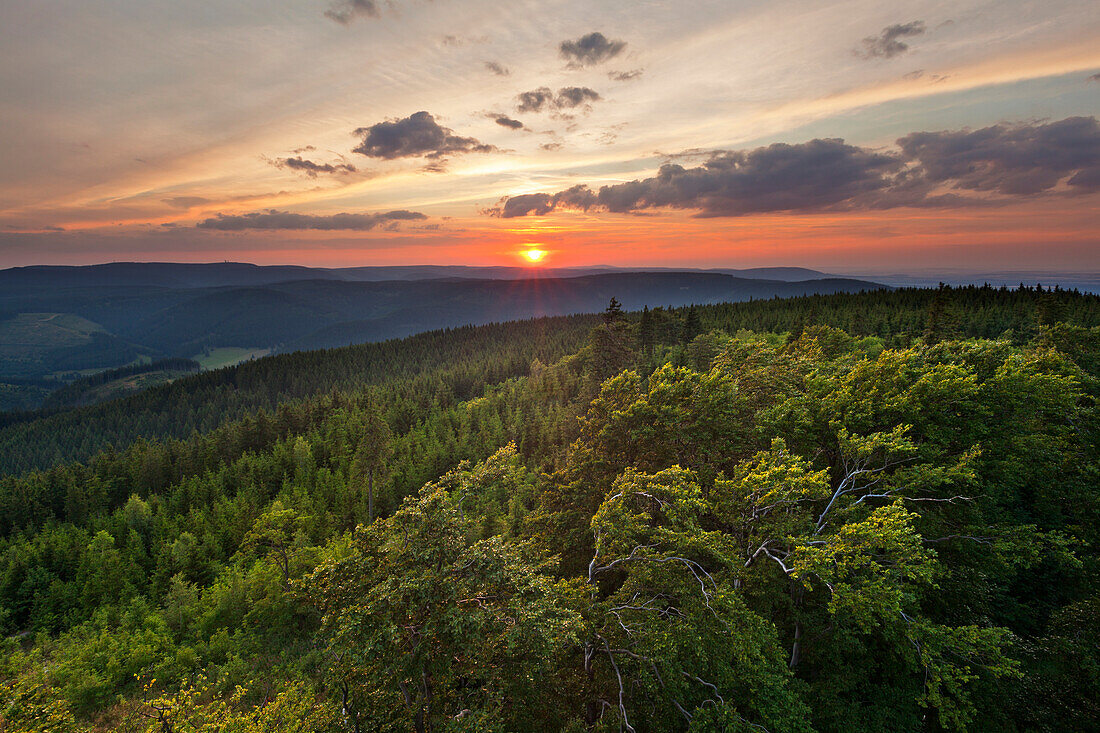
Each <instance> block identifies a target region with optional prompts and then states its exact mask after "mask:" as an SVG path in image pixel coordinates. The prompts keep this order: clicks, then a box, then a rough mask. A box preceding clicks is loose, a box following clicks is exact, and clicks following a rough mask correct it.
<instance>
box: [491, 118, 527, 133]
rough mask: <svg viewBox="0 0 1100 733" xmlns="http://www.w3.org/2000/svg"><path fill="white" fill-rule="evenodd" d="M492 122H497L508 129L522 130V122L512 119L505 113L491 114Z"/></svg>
mask: <svg viewBox="0 0 1100 733" xmlns="http://www.w3.org/2000/svg"><path fill="white" fill-rule="evenodd" d="M493 122H495V123H497V124H498V125H500V126H501V127H507V128H508V129H509V130H522V129H523V123H522V122H520V121H519V120H513V119H512V118H511V117H509V116H507V115H493Z"/></svg>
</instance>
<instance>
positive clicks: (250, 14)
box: [0, 0, 1100, 272]
mask: <svg viewBox="0 0 1100 733" xmlns="http://www.w3.org/2000/svg"><path fill="white" fill-rule="evenodd" d="M1098 116H1100V12H1098V10H1097V3H1096V0H1081V1H1070V0H1065V1H1060V0H1042V1H1036V2H1021V1H1019V0H997V1H991V2H967V1H961V2H960V1H956V2H950V3H948V2H901V3H898V2H882V1H879V2H859V1H850V2H828V1H825V0H821V1H817V2H810V1H802V2H790V1H784V0H778V1H777V0H767V1H755V0H745V1H739V2H731V1H730V0H722V1H714V2H711V1H705V0H699V1H696V2H684V1H679V2H673V1H666V2H658V1H656V0H654V1H650V2H645V1H643V0H599V1H598V2H594V1H592V0H588V1H586V2H580V1H575V2H566V1H564V0H539V2H531V1H528V0H513V2H509V3H500V2H484V1H482V0H335V1H334V0H292V1H291V2H284V3H271V2H260V1H259V0H234V1H233V2H225V1H224V0H190V1H188V2H180V1H179V0H175V1H173V2H167V1H162V0H112V1H104V2H94V3H93V2H87V0H68V1H62V0H35V1H34V2H15V1H12V0H4V1H3V2H0V130H2V135H0V267H9V266H15V265H25V264H35V263H57V264H83V263H93V262H106V261H113V260H146V261H154V260H155V261H220V260H236V261H250V262H257V263H262V264H267V263H298V264H307V265H319V266H342V265H373V264H380V265H381V264H421V263H433V264H477V265H494V264H502V265H512V264H521V263H522V262H525V261H526V260H525V259H524V258H522V256H521V253H522V252H523V251H524V250H529V249H532V248H536V249H540V250H543V251H545V252H546V255H545V257H543V258H542V259H541V260H540V262H541V263H545V264H547V265H554V266H571V265H585V264H614V265H661V266H676V265H682V266H692V267H713V266H724V267H754V266H765V265H801V266H807V267H817V268H819V269H831V270H833V271H842V270H843V271H858V272H873V271H875V270H883V271H886V270H905V269H929V268H935V267H941V268H961V269H983V268H984V269H991V268H994V269H998V270H1005V269H1031V270H1044V269H1063V270H1074V269H1079V270H1100V123H1098V121H1097V117H1098Z"/></svg>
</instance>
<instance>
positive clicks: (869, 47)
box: [856, 20, 925, 59]
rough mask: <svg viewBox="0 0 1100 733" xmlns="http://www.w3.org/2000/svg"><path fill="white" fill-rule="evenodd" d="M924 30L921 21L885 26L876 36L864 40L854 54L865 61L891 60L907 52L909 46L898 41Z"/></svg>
mask: <svg viewBox="0 0 1100 733" xmlns="http://www.w3.org/2000/svg"><path fill="white" fill-rule="evenodd" d="M924 30H925V27H924V21H921V20H914V21H912V22H911V23H898V24H896V25H889V26H886V27H885V28H883V29H882V32H881V33H879V34H878V35H877V36H867V37H866V38H864V39H863V44H862V45H863V48H862V49H857V50H856V53H857V54H858V55H860V56H862V57H863V58H865V59H873V58H880V59H892V58H894V57H895V56H900V55H901V54H903V53H905V52H906V51H908V50H909V44H908V43H906V42H905V41H902V40H900V39H902V38H912V37H913V36H919V35H921V34H922V33H924Z"/></svg>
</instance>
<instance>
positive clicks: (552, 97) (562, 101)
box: [516, 87, 603, 112]
mask: <svg viewBox="0 0 1100 733" xmlns="http://www.w3.org/2000/svg"><path fill="white" fill-rule="evenodd" d="M602 98H603V97H601V96H600V94H599V92H597V91H596V90H595V89H589V88H588V87H562V88H561V89H559V90H558V91H557V93H556V94H555V93H554V92H552V91H551V90H550V88H549V87H539V88H538V89H532V90H531V91H529V92H523V93H522V94H518V95H516V101H517V102H518V104H517V105H516V110H517V111H519V112H543V111H560V110H563V109H576V108H577V107H587V106H588V104H589V103H590V102H598V101H599V100H601V99H602Z"/></svg>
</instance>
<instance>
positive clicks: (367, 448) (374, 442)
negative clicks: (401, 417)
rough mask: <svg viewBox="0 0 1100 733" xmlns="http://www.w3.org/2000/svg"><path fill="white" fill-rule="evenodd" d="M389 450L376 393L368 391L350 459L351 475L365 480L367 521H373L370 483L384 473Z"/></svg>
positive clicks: (387, 431) (388, 436) (385, 424)
mask: <svg viewBox="0 0 1100 733" xmlns="http://www.w3.org/2000/svg"><path fill="white" fill-rule="evenodd" d="M391 451H392V448H391V433H390V427H389V425H388V424H387V423H386V420H385V419H384V418H383V417H382V411H381V408H380V406H379V404H378V398H377V396H376V395H375V394H374V393H373V392H372V393H370V394H369V396H368V398H367V403H366V405H365V407H364V409H363V412H362V423H361V424H360V427H359V447H358V448H357V449H356V451H355V458H354V459H353V461H352V473H353V475H354V476H356V477H358V479H359V481H360V482H362V481H363V480H364V479H365V481H366V485H367V486H366V488H367V522H368V523H369V522H373V521H374V482H375V479H377V478H380V477H381V476H382V475H383V473H384V472H385V470H386V462H387V461H388V460H389V457H390V454H391ZM360 485H361V484H360Z"/></svg>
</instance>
